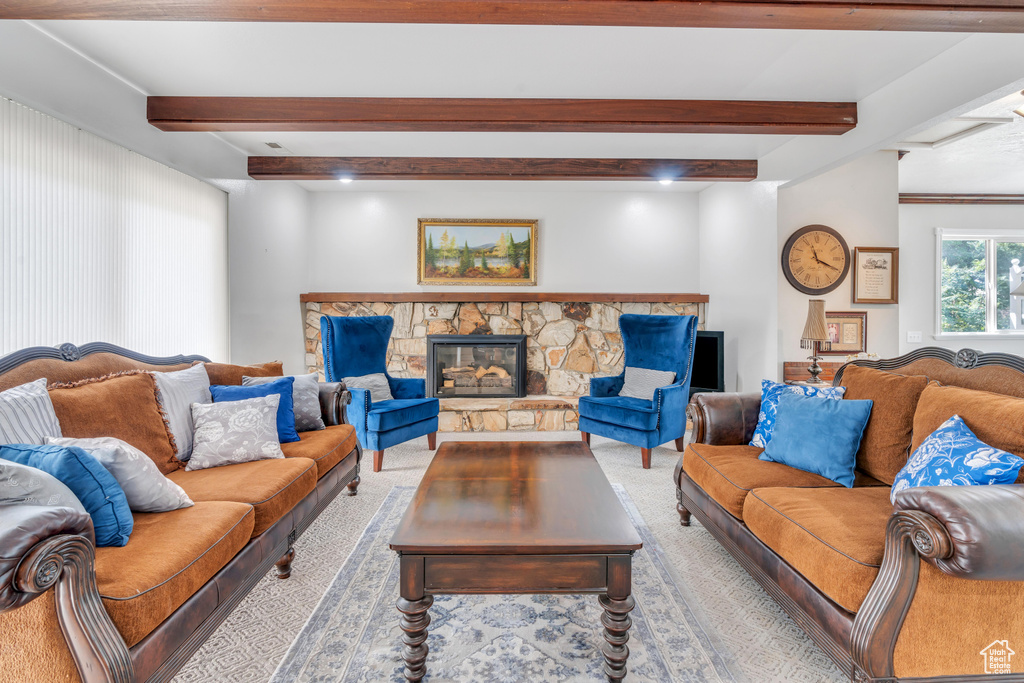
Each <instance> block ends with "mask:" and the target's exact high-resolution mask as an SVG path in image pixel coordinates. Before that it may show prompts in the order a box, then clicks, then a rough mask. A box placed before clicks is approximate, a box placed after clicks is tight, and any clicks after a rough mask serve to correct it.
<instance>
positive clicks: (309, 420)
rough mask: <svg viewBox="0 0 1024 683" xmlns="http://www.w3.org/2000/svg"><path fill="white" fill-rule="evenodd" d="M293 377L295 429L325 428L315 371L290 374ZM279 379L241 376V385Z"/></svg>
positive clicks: (247, 385) (249, 385) (277, 378)
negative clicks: (305, 373) (306, 373)
mask: <svg viewBox="0 0 1024 683" xmlns="http://www.w3.org/2000/svg"><path fill="white" fill-rule="evenodd" d="M291 377H293V378H294V379H295V383H294V384H292V403H294V404H295V429H296V431H300V432H312V431H315V430H317V429H325V428H326V426H325V425H324V419H323V417H322V416H321V415H320V382H319V380H318V378H317V373H315V372H314V373H312V374H309V375H291ZM279 379H281V378H280V377H242V386H246V387H251V386H254V385H257V384H266V383H267V382H274V381H277V380H279Z"/></svg>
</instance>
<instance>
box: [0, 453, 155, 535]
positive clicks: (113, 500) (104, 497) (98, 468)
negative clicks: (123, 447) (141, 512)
mask: <svg viewBox="0 0 1024 683" xmlns="http://www.w3.org/2000/svg"><path fill="white" fill-rule="evenodd" d="M0 458H3V459H4V460H10V461H11V462H17V463H21V464H22V465H28V466H29V467H35V468H36V469H38V470H42V471H43V472H46V473H47V474H49V475H50V476H52V477H54V478H56V479H59V480H60V481H61V482H62V483H63V484H64V485H65V486H67V487H68V488H69V489H71V492H72V493H74V494H75V496H76V497H77V498H78V500H79V501H80V502H81V503H82V507H84V508H85V510H86V512H88V513H89V516H90V517H92V526H93V530H94V531H95V532H96V546H97V547H99V548H102V547H105V546H113V547H115V548H120V547H122V546H124V545H125V544H126V543H128V536H129V535H131V533H132V528H133V526H134V524H135V520H133V519H132V511H131V510H130V509H129V508H128V499H127V498H125V495H124V491H123V490H122V489H121V486H120V485H119V484H118V483H117V480H116V479H114V476H113V475H112V474H110V472H108V471H107V469H106V468H105V467H103V465H101V464H100V463H99V461H98V460H96V458H94V457H92V456H91V455H89V454H88V453H86V452H85V451H83V450H82V449H81V448H76V447H74V446H28V445H25V444H11V445H7V446H0Z"/></svg>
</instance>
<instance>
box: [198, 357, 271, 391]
mask: <svg viewBox="0 0 1024 683" xmlns="http://www.w3.org/2000/svg"><path fill="white" fill-rule="evenodd" d="M203 367H205V368H206V374H207V375H208V376H209V378H210V384H233V385H238V386H240V385H241V384H242V378H243V377H281V376H283V375H284V365H283V364H281V363H279V362H277V361H274V362H273V363H259V364H257V365H231V364H229V363H206V364H205V365H204V366H203Z"/></svg>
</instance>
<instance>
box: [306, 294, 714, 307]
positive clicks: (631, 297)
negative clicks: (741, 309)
mask: <svg viewBox="0 0 1024 683" xmlns="http://www.w3.org/2000/svg"><path fill="white" fill-rule="evenodd" d="M299 300H300V301H301V302H303V303H306V302H310V301H312V302H327V303H342V302H352V303H359V302H364V301H383V302H387V303H424V304H436V303H446V302H452V301H455V302H466V303H476V302H488V301H503V302H507V301H514V302H523V303H529V302H535V301H583V302H592V303H610V302H622V303H661V304H706V303H707V302H708V295H707V294H632V293H631V294H624V293H623V294H608V293H603V294H594V293H588V292H571V293H568V294H566V293H559V292H507V291H506V292H456V291H452V292H307V293H306V294H301V295H299Z"/></svg>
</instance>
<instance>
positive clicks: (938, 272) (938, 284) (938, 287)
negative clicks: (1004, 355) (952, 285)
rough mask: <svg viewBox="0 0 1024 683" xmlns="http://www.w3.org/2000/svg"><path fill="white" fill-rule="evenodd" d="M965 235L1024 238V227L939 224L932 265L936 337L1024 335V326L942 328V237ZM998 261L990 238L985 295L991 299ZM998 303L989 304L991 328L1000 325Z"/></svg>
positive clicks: (988, 324)
mask: <svg viewBox="0 0 1024 683" xmlns="http://www.w3.org/2000/svg"><path fill="white" fill-rule="evenodd" d="M944 239H953V240H956V239H963V240H1006V239H1015V240H1017V241H1022V242H1024V231H1022V230H970V229H960V230H945V229H943V228H935V258H934V259H933V260H932V266H933V267H934V268H935V296H934V302H935V332H934V334H932V339H936V340H947V341H948V340H952V339H1021V338H1024V329H1021V330H1002V331H996V332H989V331H986V332H943V331H942V268H941V266H940V265H939V263H940V261H941V260H942V240H944ZM994 262H995V243H994V242H989V243H988V244H987V245H986V246H985V296H986V297H987V299H988V300H989V301H995V300H996V280H995V272H994V268H993V267H992V266H993V264H994ZM995 313H996V311H995V306H986V307H985V327H986V328H987V329H988V330H991V329H993V328H994V327H995V326H996V325H995V323H996V321H995Z"/></svg>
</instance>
